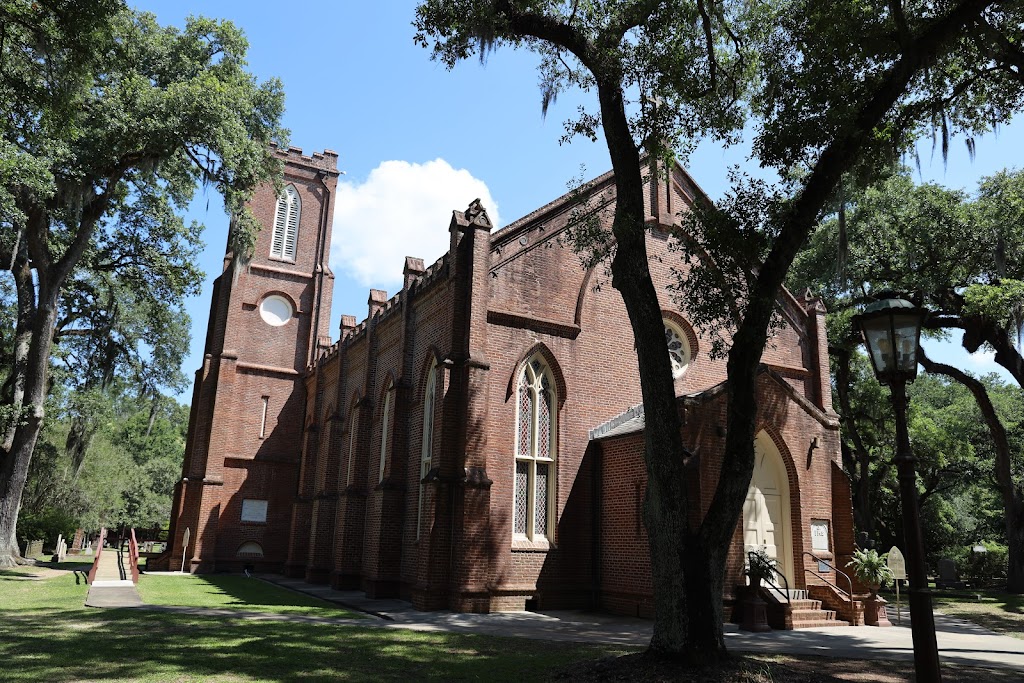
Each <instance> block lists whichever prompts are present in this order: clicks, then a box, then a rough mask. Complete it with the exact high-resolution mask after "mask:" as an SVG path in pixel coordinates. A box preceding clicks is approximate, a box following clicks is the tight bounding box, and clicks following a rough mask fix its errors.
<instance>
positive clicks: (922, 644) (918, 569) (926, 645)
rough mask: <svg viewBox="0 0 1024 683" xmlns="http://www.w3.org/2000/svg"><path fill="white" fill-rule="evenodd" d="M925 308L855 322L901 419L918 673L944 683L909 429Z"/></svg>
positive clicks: (905, 307) (896, 309)
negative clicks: (910, 386) (909, 393)
mask: <svg viewBox="0 0 1024 683" xmlns="http://www.w3.org/2000/svg"><path fill="white" fill-rule="evenodd" d="M926 313H927V312H926V311H925V310H924V309H920V308H916V307H915V306H914V305H913V304H911V303H910V302H909V301H905V300H904V299H885V300H884V301H878V302H876V303H873V304H871V305H870V306H868V307H866V308H865V309H864V312H863V313H862V314H860V315H858V316H856V317H855V318H854V324H856V325H857V326H858V327H860V329H861V331H862V332H863V333H864V342H865V344H866V345H867V347H868V356H869V357H870V358H871V364H872V366H874V369H875V376H876V377H877V378H878V381H879V382H881V383H882V384H888V385H889V389H890V390H891V391H892V405H893V409H894V412H895V416H896V457H895V458H894V460H895V461H896V467H897V470H898V472H899V480H900V507H901V508H902V512H903V536H904V539H905V541H906V546H907V565H908V567H907V569H908V572H907V578H908V579H909V583H910V629H911V632H912V635H913V638H914V669H915V671H916V673H917V680H918V681H919V682H920V683H925V682H926V681H927V682H928V683H931V682H932V681H935V682H938V681H941V680H942V676H941V673H940V672H939V648H938V645H937V643H936V641H935V617H934V615H933V613H932V597H931V591H929V590H928V574H927V571H926V570H925V565H924V543H923V542H922V539H921V518H920V513H919V512H918V508H917V472H916V471H915V469H914V460H915V458H914V455H913V453H912V452H911V450H910V430H909V429H908V428H907V382H912V381H914V378H915V377H917V349H918V343H919V342H920V339H921V323H922V322H923V321H924V317H925V314H926Z"/></svg>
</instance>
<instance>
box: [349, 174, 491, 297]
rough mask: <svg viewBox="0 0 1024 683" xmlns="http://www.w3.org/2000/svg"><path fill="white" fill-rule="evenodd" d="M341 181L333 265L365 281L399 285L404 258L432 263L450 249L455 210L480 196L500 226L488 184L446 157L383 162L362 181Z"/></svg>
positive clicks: (383, 286)
mask: <svg viewBox="0 0 1024 683" xmlns="http://www.w3.org/2000/svg"><path fill="white" fill-rule="evenodd" d="M342 180H343V182H340V183H339V184H338V192H337V198H336V200H335V208H334V230H333V237H332V239H331V267H332V268H333V269H334V270H335V271H341V272H344V273H345V274H347V275H349V276H350V277H352V278H353V279H355V280H356V281H358V282H359V283H360V284H361V285H364V286H367V287H381V288H386V289H389V291H391V290H393V289H398V288H400V287H401V282H402V267H403V266H404V265H405V257H406V256H417V257H420V258H422V259H423V260H424V262H425V263H424V264H425V265H427V266H429V265H430V264H431V263H433V262H434V261H436V260H437V259H438V258H439V257H440V256H441V255H442V254H443V253H444V252H445V251H447V249H448V244H449V235H448V224H449V222H450V221H451V216H452V210H453V209H458V210H460V211H462V210H465V208H466V207H467V206H468V205H469V203H470V202H471V201H473V200H474V199H476V198H479V199H480V201H481V202H482V203H483V205H484V208H485V209H487V214H488V215H489V216H490V218H491V221H492V222H493V223H494V226H495V228H497V227H498V225H499V223H498V207H497V205H496V204H495V203H494V200H493V199H491V193H490V191H489V190H488V189H487V185H486V184H485V183H484V182H483V181H482V180H479V179H478V178H474V177H473V176H472V174H470V172H469V171H467V170H465V169H454V168H452V167H451V165H450V164H449V163H448V162H447V161H445V160H444V159H434V160H433V161H428V162H426V163H423V164H415V163H410V162H408V161H384V162H382V163H381V164H380V166H378V167H377V168H375V169H373V170H372V171H370V175H369V177H367V179H366V181H365V182H363V183H358V182H344V179H342Z"/></svg>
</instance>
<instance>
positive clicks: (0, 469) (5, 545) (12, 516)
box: [0, 273, 57, 567]
mask: <svg viewBox="0 0 1024 683" xmlns="http://www.w3.org/2000/svg"><path fill="white" fill-rule="evenodd" d="M42 275H43V274H42V273H41V274H40V280H41V283H40V285H39V289H40V292H39V294H40V301H41V303H40V305H39V307H38V308H37V310H36V316H35V320H34V321H33V323H34V324H33V329H32V343H31V344H30V346H29V353H28V358H27V363H26V372H25V397H24V408H25V410H24V411H23V415H22V422H21V423H20V424H19V425H18V427H17V430H16V431H15V434H14V440H13V443H12V445H11V449H10V450H9V451H7V453H6V454H5V455H4V456H3V460H2V462H0V567H9V566H11V565H13V564H16V563H18V562H19V561H20V559H21V553H20V551H19V548H18V543H17V539H16V538H15V534H16V528H17V524H18V512H19V510H20V508H21V494H22V491H23V490H24V488H25V482H26V480H27V479H28V467H29V463H30V462H31V461H32V453H33V452H34V451H35V447H36V441H37V440H38V438H39V432H40V431H41V430H42V427H43V417H44V410H43V405H44V402H45V400H46V383H47V382H46V377H47V369H48V363H49V359H50V347H51V346H52V344H53V330H54V327H55V326H56V322H57V301H56V296H54V295H50V296H46V295H47V294H48V292H47V291H46V289H47V288H46V286H45V278H44V277H42ZM44 296H46V299H45V301H44V300H43V297H44Z"/></svg>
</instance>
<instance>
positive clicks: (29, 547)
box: [24, 541, 43, 557]
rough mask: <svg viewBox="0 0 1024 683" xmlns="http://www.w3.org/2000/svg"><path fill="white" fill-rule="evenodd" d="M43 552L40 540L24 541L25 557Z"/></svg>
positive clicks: (35, 555)
mask: <svg viewBox="0 0 1024 683" xmlns="http://www.w3.org/2000/svg"><path fill="white" fill-rule="evenodd" d="M42 554H43V542H42V541H28V542H26V543H25V553H24V555H25V557H37V556H39V555H42Z"/></svg>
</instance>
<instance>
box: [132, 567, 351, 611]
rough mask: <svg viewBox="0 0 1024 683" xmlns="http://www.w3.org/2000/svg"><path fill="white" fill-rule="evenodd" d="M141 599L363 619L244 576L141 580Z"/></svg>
mask: <svg viewBox="0 0 1024 683" xmlns="http://www.w3.org/2000/svg"><path fill="white" fill-rule="evenodd" d="M139 595H141V596H142V601H143V602H144V603H146V604H147V605H181V606H184V607H217V608H231V609H244V610H248V611H250V612H282V613H290V614H311V615H317V616H324V617H337V618H362V616H363V615H362V614H360V613H359V612H352V611H349V610H346V609H344V608H343V607H339V606H338V605H335V604H333V603H330V602H326V601H324V600H320V599H318V598H314V597H312V596H309V595H303V594H302V593H296V592H295V591H290V590H288V589H286V588H281V587H280V586H275V585H273V584H270V583H267V582H266V581H260V580H259V579H247V578H245V577H244V576H232V575H227V574H213V575H206V576H194V575H191V574H186V575H183V576H151V575H148V574H143V575H142V576H140V577H139Z"/></svg>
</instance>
